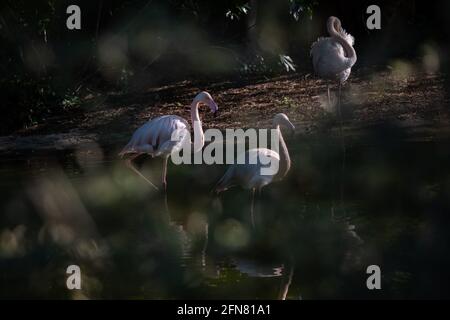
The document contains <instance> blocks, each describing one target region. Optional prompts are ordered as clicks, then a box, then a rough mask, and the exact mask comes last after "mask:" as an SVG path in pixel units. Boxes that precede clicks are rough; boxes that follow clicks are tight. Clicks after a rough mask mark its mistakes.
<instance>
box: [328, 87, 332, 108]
mask: <svg viewBox="0 0 450 320" xmlns="http://www.w3.org/2000/svg"><path fill="white" fill-rule="evenodd" d="M327 94H328V107H329V108H330V110H331V96H330V85H329V84H327Z"/></svg>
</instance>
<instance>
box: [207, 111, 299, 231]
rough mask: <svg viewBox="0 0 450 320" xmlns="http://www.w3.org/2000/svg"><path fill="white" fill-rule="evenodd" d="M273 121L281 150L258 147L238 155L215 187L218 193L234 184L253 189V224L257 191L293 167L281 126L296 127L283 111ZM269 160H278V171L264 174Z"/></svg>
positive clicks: (279, 178) (280, 177)
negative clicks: (263, 171) (263, 170)
mask: <svg viewBox="0 0 450 320" xmlns="http://www.w3.org/2000/svg"><path fill="white" fill-rule="evenodd" d="M273 123H274V126H275V128H276V129H277V130H278V134H279V138H280V152H279V153H278V152H275V151H274V150H270V149H266V148H257V149H250V150H248V151H246V152H244V153H243V154H240V155H238V157H237V159H236V163H235V164H233V165H231V166H230V167H229V168H228V170H227V171H226V172H225V174H224V175H223V176H222V178H221V179H220V180H219V182H217V184H216V187H215V191H216V193H220V192H222V191H225V190H227V189H229V188H231V187H234V186H241V187H243V188H245V189H251V190H252V204H251V212H250V213H251V219H252V224H253V225H254V224H255V223H254V215H253V209H254V196H255V191H258V193H259V192H260V191H261V189H262V188H263V187H264V186H266V185H268V184H270V183H272V182H274V181H279V180H281V179H282V178H283V177H284V176H285V175H286V174H287V173H288V171H289V169H290V167H291V159H290V157H289V151H288V149H287V147H286V144H285V142H284V139H283V135H282V134H281V131H280V126H285V127H287V128H289V129H291V130H292V132H293V131H294V130H295V127H294V125H293V124H292V123H291V122H290V121H289V119H288V117H287V116H286V115H285V114H283V113H279V114H277V115H276V116H275V117H274V119H273ZM269 161H276V162H277V165H278V166H277V168H278V171H277V172H273V174H263V173H262V169H263V168H267V169H268V168H269V167H270V166H271V165H270V162H269ZM272 168H273V167H272Z"/></svg>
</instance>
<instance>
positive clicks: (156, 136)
mask: <svg viewBox="0 0 450 320" xmlns="http://www.w3.org/2000/svg"><path fill="white" fill-rule="evenodd" d="M201 103H202V104H205V105H207V106H209V108H210V109H211V112H213V113H214V115H216V112H217V110H218V106H217V104H216V103H215V102H214V100H213V98H212V97H211V95H210V94H209V93H208V92H206V91H203V92H200V93H199V94H197V96H196V97H195V98H194V100H193V101H192V104H191V121H192V126H193V127H194V132H195V136H194V143H193V151H194V153H195V152H198V151H200V150H201V149H202V148H203V146H204V144H205V138H204V134H203V129H202V123H201V121H200V116H199V113H198V108H199V105H200V104H201ZM177 130H179V132H186V133H187V132H189V124H188V122H187V121H186V120H185V119H183V118H181V117H179V116H175V115H165V116H161V117H158V118H155V119H153V120H150V121H148V122H147V123H145V124H144V125H143V126H141V127H140V128H138V129H137V130H136V131H135V132H134V133H133V136H132V137H131V140H130V141H129V142H128V144H127V145H126V146H125V148H123V150H122V151H121V152H120V153H119V156H121V157H124V156H125V155H130V157H129V158H128V159H127V160H126V163H127V165H128V166H129V167H130V168H131V169H132V170H133V171H134V172H135V173H137V174H138V175H139V176H140V177H142V178H143V179H144V180H145V181H147V182H148V183H149V184H150V185H151V186H153V187H154V188H155V189H157V190H158V188H157V187H156V186H155V185H154V184H153V183H152V182H151V181H150V180H148V179H147V178H146V177H145V176H144V175H143V174H142V173H141V172H140V171H139V170H138V169H137V168H136V167H135V166H134V165H133V160H134V159H136V158H137V157H139V156H140V155H142V154H148V155H150V156H151V157H162V158H163V169H162V177H161V180H162V185H163V187H164V190H165V191H166V190H167V181H166V175H167V161H168V159H169V156H170V155H171V153H172V151H174V150H176V149H177V148H180V147H181V144H182V143H183V139H184V137H180V138H179V139H178V140H175V141H174V140H172V139H171V137H172V134H173V133H174V132H176V131H177ZM197 133H198V139H197Z"/></svg>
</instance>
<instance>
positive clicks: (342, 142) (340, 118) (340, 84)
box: [338, 82, 346, 208]
mask: <svg viewBox="0 0 450 320" xmlns="http://www.w3.org/2000/svg"><path fill="white" fill-rule="evenodd" d="M341 89H342V83H341V82H339V93H338V113H339V115H338V116H339V129H340V136H341V150H342V167H341V183H340V198H341V206H342V208H344V179H345V160H346V146H345V137H344V132H343V128H342V126H343V125H342V110H341Z"/></svg>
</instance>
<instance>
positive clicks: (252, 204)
mask: <svg viewBox="0 0 450 320" xmlns="http://www.w3.org/2000/svg"><path fill="white" fill-rule="evenodd" d="M255 190H256V189H255V188H253V189H252V203H251V207H250V218H251V221H252V227H253V228H255V215H254V211H255Z"/></svg>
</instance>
